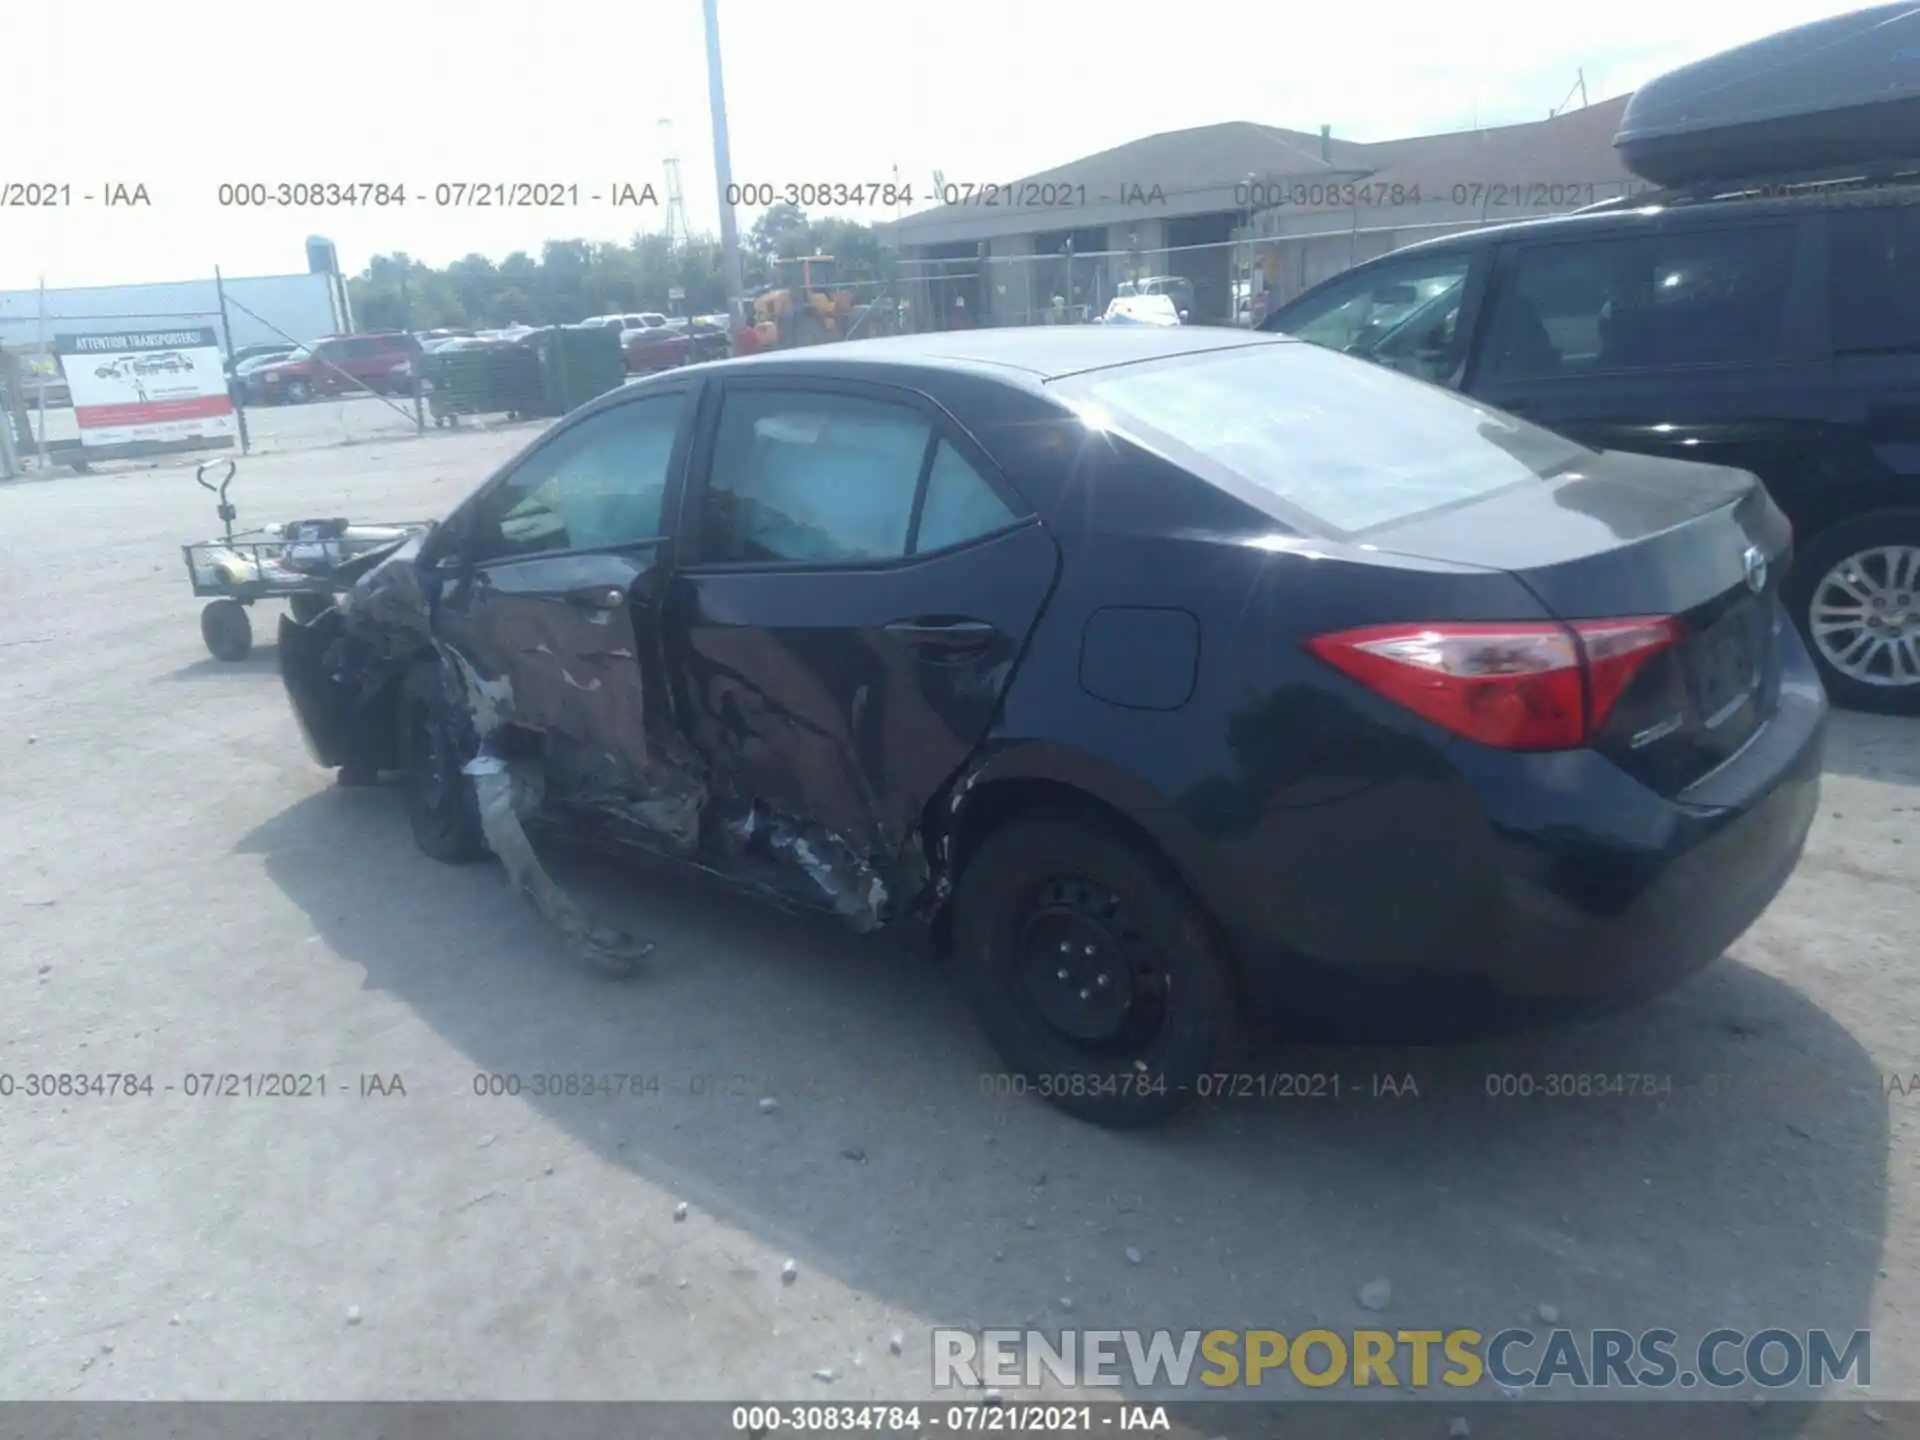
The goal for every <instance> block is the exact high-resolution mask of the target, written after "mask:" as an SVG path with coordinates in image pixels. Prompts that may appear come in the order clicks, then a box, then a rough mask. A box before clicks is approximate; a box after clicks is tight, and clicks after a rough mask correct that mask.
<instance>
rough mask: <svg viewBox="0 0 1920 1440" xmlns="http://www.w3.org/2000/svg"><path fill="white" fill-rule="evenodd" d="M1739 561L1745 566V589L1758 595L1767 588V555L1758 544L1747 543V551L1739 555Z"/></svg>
mask: <svg viewBox="0 0 1920 1440" xmlns="http://www.w3.org/2000/svg"><path fill="white" fill-rule="evenodd" d="M1740 563H1741V564H1742V565H1743V566H1744V567H1745V568H1746V572H1747V589H1749V590H1751V591H1753V593H1754V594H1756V595H1758V594H1759V593H1760V592H1761V591H1762V590H1764V589H1766V588H1767V557H1766V556H1765V555H1763V554H1762V553H1761V552H1760V549H1759V547H1758V546H1755V545H1749V546H1748V547H1747V553H1746V554H1744V555H1742V556H1741V557H1740Z"/></svg>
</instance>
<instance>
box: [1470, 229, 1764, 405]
mask: <svg viewBox="0 0 1920 1440" xmlns="http://www.w3.org/2000/svg"><path fill="white" fill-rule="evenodd" d="M1792 260H1793V231H1792V229H1791V227H1789V226H1787V225H1772V226H1762V227H1758V228H1753V229H1727V230H1697V231H1693V232H1690V233H1686V232H1683V233H1676V234H1669V235H1644V236H1628V237H1622V238H1618V239H1596V240H1592V241H1588V242H1585V243H1581V244H1557V245H1534V246H1525V247H1522V248H1521V249H1519V250H1518V251H1517V252H1516V253H1515V254H1514V257H1513V260H1512V262H1511V265H1510V267H1509V269H1508V271H1507V273H1506V274H1505V275H1504V276H1503V277H1502V278H1501V280H1500V281H1499V283H1498V284H1497V286H1496V289H1495V293H1494V297H1493V305H1492V309H1491V311H1490V313H1489V315H1488V317H1487V322H1486V325H1485V326H1484V327H1483V328H1484V338H1483V340H1482V341H1481V345H1482V350H1481V354H1482V357H1483V359H1482V366H1483V369H1482V372H1481V373H1482V375H1483V376H1484V377H1485V378H1489V379H1494V380H1549V379H1553V378H1556V377H1558V376H1564V375H1585V374H1591V373H1597V372H1602V371H1618V370H1651V369H1661V368H1665V367H1668V366H1677V365H1740V364H1746V365H1751V364H1757V363H1763V362H1765V361H1768V360H1771V359H1772V358H1773V356H1774V354H1775V352H1776V349H1777V347H1778V344H1779V340H1780V324H1781V320H1782V318H1783V316H1784V314H1785V305H1786V296H1787V288H1788V282H1789V279H1790V272H1791V267H1792Z"/></svg>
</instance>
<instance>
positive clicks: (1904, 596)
mask: <svg viewBox="0 0 1920 1440" xmlns="http://www.w3.org/2000/svg"><path fill="white" fill-rule="evenodd" d="M1847 577H1851V579H1848V578H1847ZM1843 580H1845V581H1846V583H1847V587H1848V589H1850V590H1852V591H1853V592H1854V593H1856V594H1865V595H1866V596H1867V597H1868V598H1869V600H1871V599H1873V598H1880V599H1883V600H1884V601H1885V602H1886V604H1885V606H1884V607H1874V608H1875V609H1876V610H1878V611H1879V613H1882V614H1885V613H1888V612H1891V614H1892V615H1893V616H1894V617H1895V621H1894V623H1896V624H1898V625H1899V626H1900V627H1901V629H1902V631H1903V633H1904V636H1905V648H1906V650H1907V653H1908V657H1909V658H1908V659H1907V660H1906V661H1905V665H1906V668H1907V669H1909V670H1911V669H1912V668H1913V666H1914V663H1915V660H1916V659H1920V510H1886V511H1880V512H1878V513H1876V514H1872V515H1862V516H1859V517H1858V518H1857V519H1853V520H1847V521H1843V522H1842V523H1840V524H1838V525H1835V526H1832V527H1831V528H1830V529H1826V530H1822V531H1821V532H1820V533H1819V534H1817V535H1815V536H1814V537H1813V538H1812V540H1810V541H1809V542H1808V543H1807V546H1806V548H1805V549H1804V550H1803V551H1801V552H1800V554H1799V555H1797V556H1796V557H1795V559H1794V562H1793V569H1792V570H1791V571H1790V572H1789V573H1788V575H1787V580H1786V584H1785V586H1784V598H1785V600H1786V602H1787V607H1788V610H1789V611H1790V613H1791V614H1792V615H1793V620H1794V623H1795V624H1796V625H1797V626H1799V628H1800V634H1801V636H1802V637H1803V638H1804V639H1805V640H1806V642H1807V649H1808V651H1810V652H1811V653H1812V655H1813V661H1814V664H1815V665H1817V666H1818V667H1819V670H1820V679H1821V682H1822V683H1823V684H1825V686H1826V687H1827V694H1828V695H1829V696H1830V697H1831V698H1832V699H1833V702H1834V703H1835V704H1836V705H1839V706H1841V707H1843V708H1845V709H1848V710H1863V711H1869V712H1873V713H1876V714H1882V715H1920V678H1916V679H1913V680H1911V681H1908V682H1907V683H1901V684H1895V683H1889V680H1890V674H1889V673H1888V672H1889V669H1890V667H1889V666H1888V665H1887V664H1885V663H1884V662H1885V660H1886V658H1887V657H1886V656H1885V654H1884V652H1883V653H1882V656H1881V657H1880V661H1879V662H1876V661H1874V660H1872V659H1869V660H1868V661H1867V663H1865V664H1862V663H1860V662H1858V661H1854V662H1853V663H1846V662H1848V661H1850V660H1852V658H1853V657H1851V656H1850V655H1849V649H1850V647H1852V646H1853V645H1855V644H1857V637H1858V636H1860V635H1861V634H1862V633H1863V632H1862V631H1861V630H1860V629H1859V628H1858V627H1848V626H1846V625H1844V624H1842V623H1837V622H1838V617H1840V616H1842V615H1843V614H1844V611H1843V610H1842V609H1841V608H1840V607H1841V606H1843V605H1844V606H1847V607H1848V608H1851V596H1850V595H1849V594H1848V589H1842V588H1841V582H1842V581H1843Z"/></svg>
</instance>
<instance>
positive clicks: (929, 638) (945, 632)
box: [887, 619, 1000, 654]
mask: <svg viewBox="0 0 1920 1440" xmlns="http://www.w3.org/2000/svg"><path fill="white" fill-rule="evenodd" d="M887 634H889V635H891V636H893V638H894V639H896V640H903V641H905V642H906V643H907V644H909V645H912V646H914V647H915V648H917V649H921V650H937V651H942V652H945V653H947V654H958V653H964V652H967V651H972V650H984V649H986V647H987V646H989V645H991V644H992V643H993V642H994V640H995V639H997V638H998V637H999V634H1000V632H999V631H998V630H996V629H995V628H994V627H993V626H991V625H989V624H988V623H987V622H986V621H984V620H932V619H928V620H896V621H894V622H893V623H892V624H891V625H889V626H887Z"/></svg>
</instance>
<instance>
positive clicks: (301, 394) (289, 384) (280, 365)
mask: <svg viewBox="0 0 1920 1440" xmlns="http://www.w3.org/2000/svg"><path fill="white" fill-rule="evenodd" d="M422 353H423V352H422V349H421V345H420V342H419V341H418V340H416V339H415V338H414V337H413V336H411V335H408V334H405V333H404V332H401V331H389V332H386V333H384V334H371V335H329V336H327V337H325V338H324V339H320V340H315V341H313V342H312V343H310V344H307V345H302V346H301V347H300V348H299V349H298V350H295V351H294V352H293V353H292V354H291V355H289V356H287V357H286V358H285V359H284V360H280V361H277V362H276V363H274V364H272V365H266V366H263V367H261V368H260V369H259V370H256V371H255V372H254V373H253V375H252V376H251V378H252V379H253V380H254V381H256V382H258V383H257V389H258V392H259V393H260V395H261V396H262V397H264V398H265V399H266V401H267V403H269V404H275V403H279V402H285V403H286V404H289V405H298V404H299V403H301V402H302V401H305V400H311V399H312V398H313V397H314V396H316V395H339V394H350V393H354V392H364V391H369V390H370V391H372V392H373V393H374V394H376V395H384V394H390V393H391V394H397V393H399V392H401V391H404V390H405V389H407V387H408V377H409V375H410V374H411V366H412V363H413V362H414V361H415V360H417V359H418V358H419V357H420V355H421V354H422Z"/></svg>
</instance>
